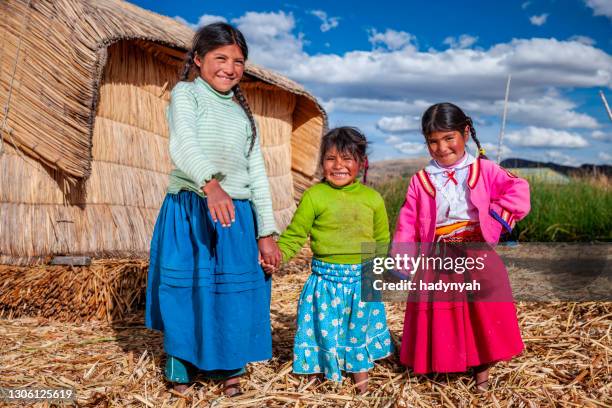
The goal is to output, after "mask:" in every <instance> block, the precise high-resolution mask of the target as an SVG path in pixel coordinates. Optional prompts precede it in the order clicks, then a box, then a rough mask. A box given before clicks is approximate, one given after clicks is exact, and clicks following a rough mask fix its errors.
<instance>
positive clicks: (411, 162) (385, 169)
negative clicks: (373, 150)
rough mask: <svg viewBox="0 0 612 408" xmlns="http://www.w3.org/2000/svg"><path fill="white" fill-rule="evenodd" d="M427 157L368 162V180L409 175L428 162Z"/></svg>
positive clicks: (377, 181) (377, 180) (375, 181)
mask: <svg viewBox="0 0 612 408" xmlns="http://www.w3.org/2000/svg"><path fill="white" fill-rule="evenodd" d="M429 160H430V159H429V158H428V157H418V158H415V159H396V160H382V161H376V162H372V163H370V169H369V170H368V182H372V183H380V182H383V181H386V180H390V179H394V178H397V177H405V178H408V177H411V176H412V175H413V174H414V173H416V172H417V171H419V170H420V169H422V168H423V167H425V166H426V165H427V163H429Z"/></svg>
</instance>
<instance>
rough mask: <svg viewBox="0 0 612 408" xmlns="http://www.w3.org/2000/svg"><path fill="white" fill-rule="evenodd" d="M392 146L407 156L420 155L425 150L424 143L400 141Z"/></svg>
mask: <svg viewBox="0 0 612 408" xmlns="http://www.w3.org/2000/svg"><path fill="white" fill-rule="evenodd" d="M393 147H395V148H396V149H397V150H398V151H399V152H400V153H403V154H405V155H407V156H422V155H423V154H425V153H426V152H427V150H426V149H425V143H415V142H402V143H398V144H395V145H393Z"/></svg>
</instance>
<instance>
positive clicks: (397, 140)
mask: <svg viewBox="0 0 612 408" xmlns="http://www.w3.org/2000/svg"><path fill="white" fill-rule="evenodd" d="M413 140H418V142H415V141H413ZM385 143H386V144H387V145H389V146H391V147H393V148H394V149H395V150H396V151H397V152H399V153H402V154H403V155H407V156H424V155H427V154H429V153H428V152H427V148H426V146H425V139H423V136H421V135H420V134H412V135H408V136H403V137H399V136H397V135H391V136H389V137H387V138H386V139H385Z"/></svg>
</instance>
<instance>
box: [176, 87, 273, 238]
mask: <svg viewBox="0 0 612 408" xmlns="http://www.w3.org/2000/svg"><path fill="white" fill-rule="evenodd" d="M232 98H233V93H232V92H230V93H229V94H222V93H219V92H217V91H216V90H215V89H213V88H212V87H211V86H210V85H209V84H208V83H206V81H204V80H203V79H202V78H200V77H198V78H196V79H195V80H194V81H193V82H179V83H178V84H176V86H175V87H174V89H173V90H172V94H171V99H170V106H169V107H168V112H167V114H168V125H169V127H170V157H171V158H172V163H173V164H174V166H175V169H174V170H172V172H171V173H170V185H169V186H168V193H178V192H179V191H181V190H187V191H193V192H194V193H196V194H198V195H200V196H202V197H204V193H203V192H202V187H203V186H204V185H205V184H206V183H207V182H208V181H210V180H211V179H212V178H216V179H217V180H219V181H220V183H221V187H223V190H225V191H226V192H227V194H229V196H230V197H232V198H233V199H248V200H251V202H252V203H253V205H254V207H255V214H256V218H257V236H258V237H261V236H265V235H270V234H272V233H278V230H277V228H276V224H275V222H274V213H273V210H272V197H271V196H270V187H269V184H268V177H267V175H266V169H265V166H264V160H263V156H262V154H261V148H260V146H259V138H257V140H256V143H255V146H254V147H253V151H252V152H251V153H250V154H248V151H249V146H250V140H251V139H250V138H251V133H252V132H251V125H250V122H249V119H248V117H247V116H246V114H245V113H244V110H243V109H242V107H241V106H240V105H238V104H237V103H236V102H235V101H234V100H233V99H232Z"/></svg>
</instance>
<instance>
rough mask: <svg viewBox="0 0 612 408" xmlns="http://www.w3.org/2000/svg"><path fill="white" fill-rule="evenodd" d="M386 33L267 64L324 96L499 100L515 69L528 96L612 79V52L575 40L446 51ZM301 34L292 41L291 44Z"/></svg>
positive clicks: (515, 80) (518, 88)
mask: <svg viewBox="0 0 612 408" xmlns="http://www.w3.org/2000/svg"><path fill="white" fill-rule="evenodd" d="M377 34H380V33H376V34H374V35H373V36H372V37H371V38H372V41H374V42H375V43H378V42H380V41H382V40H383V38H379V37H380V36H378V35H377ZM400 37H401V36H400ZM385 38H386V37H385ZM386 41H387V43H388V44H387V47H388V48H389V49H390V50H389V51H385V50H383V49H375V50H373V51H351V52H347V53H345V54H344V55H335V54H318V55H314V56H303V51H302V50H301V49H300V50H296V52H295V53H294V54H293V55H291V56H287V58H288V59H290V61H287V59H279V58H269V57H267V58H266V59H267V60H269V61H270V63H271V64H272V65H267V66H269V67H271V68H277V69H279V68H280V70H281V71H283V70H284V73H285V74H287V75H288V76H289V77H291V78H293V79H295V80H297V81H300V82H302V83H306V84H307V85H308V86H309V88H310V89H311V90H313V91H314V92H315V94H317V95H318V96H321V97H324V98H326V97H327V98H329V97H351V98H373V99H399V98H410V99H423V98H428V99H429V98H431V99H434V100H440V99H445V100H453V99H457V98H465V99H468V100H469V99H481V98H484V99H486V100H496V99H502V98H503V94H504V89H505V87H504V85H505V82H506V78H507V75H508V73H512V75H513V76H512V93H513V94H514V95H522V96H529V95H537V94H541V93H542V92H544V91H545V90H546V89H549V88H551V87H594V86H611V85H612V71H611V69H610V67H611V66H612V57H610V55H608V54H607V53H605V52H604V51H602V50H599V49H596V48H594V47H591V46H588V45H585V44H581V43H578V42H575V41H571V42H570V41H558V40H555V39H540V38H534V39H529V40H513V41H512V42H510V43H503V44H498V45H495V46H493V47H492V48H490V49H489V50H474V49H447V50H445V51H442V52H438V51H435V50H430V51H427V52H420V51H418V50H417V49H416V48H415V47H414V46H409V45H408V44H409V40H408V39H407V37H404V38H403V39H402V40H397V41H396V40H389V38H387V40H386ZM295 42H296V39H294V41H293V42H291V41H288V43H289V45H288V47H292V46H293V44H294V43H295ZM278 45H279V46H280V45H281V44H278ZM397 47H402V48H401V49H395V48H397ZM298 51H299V52H298ZM270 52H271V53H278V51H276V52H275V51H273V50H271V51H270ZM585 61H589V63H588V64H585ZM264 65H266V64H264ZM279 66H280V67H279ZM332 84H333V86H330V85H332Z"/></svg>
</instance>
